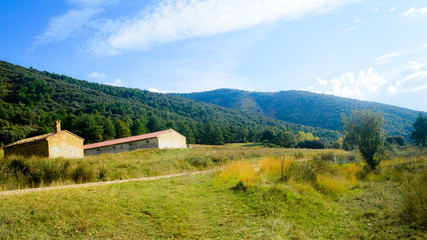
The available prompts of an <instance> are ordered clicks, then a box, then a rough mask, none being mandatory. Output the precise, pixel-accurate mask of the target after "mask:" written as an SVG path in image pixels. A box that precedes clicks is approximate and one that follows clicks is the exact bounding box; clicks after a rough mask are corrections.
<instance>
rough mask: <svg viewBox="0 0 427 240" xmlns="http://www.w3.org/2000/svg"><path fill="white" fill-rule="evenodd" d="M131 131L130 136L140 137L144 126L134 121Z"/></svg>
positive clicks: (143, 131)
mask: <svg viewBox="0 0 427 240" xmlns="http://www.w3.org/2000/svg"><path fill="white" fill-rule="evenodd" d="M130 130H131V131H132V136H136V135H141V134H144V133H145V126H144V124H143V123H142V122H141V121H140V120H138V119H137V120H135V121H133V123H132V126H131V127H130Z"/></svg>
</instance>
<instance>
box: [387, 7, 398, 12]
mask: <svg viewBox="0 0 427 240" xmlns="http://www.w3.org/2000/svg"><path fill="white" fill-rule="evenodd" d="M397 8H398V7H392V8H390V10H388V11H389V12H394V11H396V9H397Z"/></svg>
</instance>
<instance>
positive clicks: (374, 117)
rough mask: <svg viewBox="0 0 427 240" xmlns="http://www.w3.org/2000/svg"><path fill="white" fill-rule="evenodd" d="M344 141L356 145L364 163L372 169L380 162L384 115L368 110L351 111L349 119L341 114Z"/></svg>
mask: <svg viewBox="0 0 427 240" xmlns="http://www.w3.org/2000/svg"><path fill="white" fill-rule="evenodd" d="M341 118H342V124H343V130H344V134H345V137H344V138H345V142H346V143H347V144H349V145H350V147H357V148H358V149H359V151H360V153H361V154H362V157H363V159H364V160H365V162H366V164H367V165H368V166H369V167H370V168H371V169H372V170H375V168H376V167H377V166H378V164H380V162H381V160H382V158H383V156H384V155H383V153H384V142H385V135H384V132H383V125H384V117H383V115H382V114H381V113H373V112H371V111H370V110H362V111H353V112H352V115H351V116H350V117H349V119H347V118H346V116H345V115H344V114H343V115H341Z"/></svg>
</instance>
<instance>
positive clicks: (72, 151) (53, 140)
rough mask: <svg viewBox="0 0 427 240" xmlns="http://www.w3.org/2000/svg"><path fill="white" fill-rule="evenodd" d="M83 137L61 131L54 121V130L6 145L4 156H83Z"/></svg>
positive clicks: (57, 122) (57, 123) (59, 124)
mask: <svg viewBox="0 0 427 240" xmlns="http://www.w3.org/2000/svg"><path fill="white" fill-rule="evenodd" d="M83 141H84V139H83V138H81V137H79V136H77V135H75V134H74V133H72V132H69V131H67V130H62V131H61V123H60V122H59V121H56V131H55V132H54V133H49V134H44V135H40V136H36V137H31V138H25V139H22V140H19V141H17V142H14V143H11V144H9V145H6V146H5V147H4V148H3V150H4V156H5V157H9V156H12V155H17V156H24V157H30V156H39V157H48V158H58V157H62V158H83V157H84V152H83Z"/></svg>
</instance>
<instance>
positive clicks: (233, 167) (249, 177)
mask: <svg viewBox="0 0 427 240" xmlns="http://www.w3.org/2000/svg"><path fill="white" fill-rule="evenodd" d="M257 166H258V167H257ZM361 170H362V166H361V165H358V164H344V165H335V164H332V163H330V162H327V161H324V160H319V158H317V157H315V158H314V159H311V160H304V161H298V160H295V158H294V157H291V156H286V157H265V158H263V159H261V160H260V161H259V163H258V165H254V164H251V163H249V162H244V161H239V162H233V163H231V164H230V165H228V166H227V167H226V168H225V169H224V170H223V171H222V172H221V174H219V178H222V179H227V180H229V179H238V180H239V184H249V185H254V184H262V182H263V181H265V180H266V179H272V180H273V181H274V179H275V180H276V181H278V182H286V181H288V182H289V183H293V184H295V185H297V186H298V188H299V189H301V186H302V185H307V187H308V185H310V188H314V189H316V190H317V191H319V192H321V193H324V194H331V195H334V196H336V195H341V194H343V193H345V192H346V191H348V190H349V189H351V188H353V187H355V186H356V185H357V177H356V176H357V174H358V173H359V172H360V171H361Z"/></svg>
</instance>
